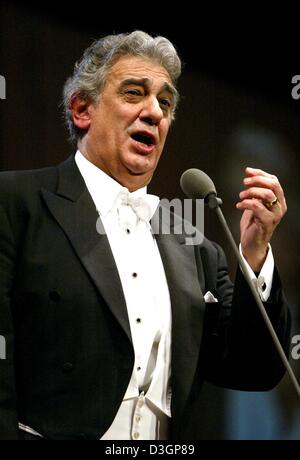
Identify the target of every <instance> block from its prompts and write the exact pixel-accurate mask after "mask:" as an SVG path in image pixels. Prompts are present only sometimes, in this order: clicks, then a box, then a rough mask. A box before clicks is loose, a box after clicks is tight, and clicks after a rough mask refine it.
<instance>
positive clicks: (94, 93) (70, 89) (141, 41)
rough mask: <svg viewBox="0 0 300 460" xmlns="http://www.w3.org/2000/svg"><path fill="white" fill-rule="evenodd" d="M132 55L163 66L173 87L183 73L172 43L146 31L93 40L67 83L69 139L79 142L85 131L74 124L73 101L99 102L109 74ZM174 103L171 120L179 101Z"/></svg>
mask: <svg viewBox="0 0 300 460" xmlns="http://www.w3.org/2000/svg"><path fill="white" fill-rule="evenodd" d="M124 55H131V56H138V57H143V58H148V59H151V60H154V61H156V62H157V63H158V64H160V65H161V66H162V67H164V68H165V69H166V70H167V72H168V74H169V75H170V78H171V80H172V83H173V84H174V86H175V85H176V81H177V79H178V77H179V76H180V73H181V61H180V58H179V56H178V54H177V52H176V50H175V48H174V46H173V44H172V43H171V42H170V41H169V40H168V39H167V38H164V37H160V36H158V37H155V38H153V37H151V36H150V35H148V34H147V33H145V32H142V31H139V30H137V31H134V32H131V33H125V34H118V35H108V36H106V37H104V38H101V39H100V40H96V41H94V42H93V43H92V44H91V46H89V47H88V48H87V49H86V50H85V52H84V54H83V56H82V58H81V59H80V60H79V61H78V62H76V64H75V67H74V72H73V75H72V76H71V77H70V78H69V79H68V80H67V81H66V83H65V85H64V90H63V109H64V117H65V121H66V125H67V128H68V130H69V133H70V139H71V141H72V142H74V143H76V142H77V141H78V140H79V139H81V138H82V137H83V135H84V134H85V131H84V130H82V129H80V128H78V127H77V126H75V125H74V123H73V118H72V112H71V101H72V99H74V98H75V97H77V96H79V97H81V98H82V99H85V100H87V101H90V102H94V103H97V102H98V100H99V96H100V93H101V91H102V90H103V88H104V85H105V82H106V77H107V74H108V71H109V70H110V68H111V67H112V66H113V64H114V63H115V62H116V60H117V59H118V58H119V57H120V56H124ZM178 99H179V97H178V95H177V97H176V100H175V104H174V109H173V112H172V119H174V116H175V109H176V105H177V102H178Z"/></svg>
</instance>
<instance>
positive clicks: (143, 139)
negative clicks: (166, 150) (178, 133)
mask: <svg viewBox="0 0 300 460" xmlns="http://www.w3.org/2000/svg"><path fill="white" fill-rule="evenodd" d="M131 138H132V139H134V140H135V141H137V142H140V143H141V144H145V145H148V146H150V145H154V144H155V141H154V138H153V136H151V135H150V134H141V133H135V134H132V136H131Z"/></svg>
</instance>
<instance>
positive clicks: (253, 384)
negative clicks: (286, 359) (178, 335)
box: [204, 245, 290, 391]
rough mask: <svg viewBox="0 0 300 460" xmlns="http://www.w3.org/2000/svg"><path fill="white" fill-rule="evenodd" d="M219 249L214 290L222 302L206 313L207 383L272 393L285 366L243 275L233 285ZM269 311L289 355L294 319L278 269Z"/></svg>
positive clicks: (274, 278)
mask: <svg viewBox="0 0 300 460" xmlns="http://www.w3.org/2000/svg"><path fill="white" fill-rule="evenodd" d="M214 246H215V248H216V250H217V264H216V265H217V273H216V275H215V280H216V281H215V286H214V287H212V288H211V289H213V290H215V293H216V296H217V298H218V299H219V302H218V303H216V304H212V305H209V306H208V308H207V309H206V318H205V321H206V328H205V341H204V344H205V345H204V349H205V353H204V360H205V368H206V379H207V380H208V381H210V382H211V383H213V384H215V385H221V386H224V387H228V388H232V389H238V390H245V391H265V390H270V389H272V388H273V387H274V386H275V385H277V383H278V382H279V381H280V380H281V378H282V377H283V375H284V373H285V368H284V365H283V363H282V360H281V358H280V356H279V354H278V352H277V349H276V347H275V345H274V343H273V340H272V338H271V336H270V333H269V331H268V329H267V326H266V325H265V323H264V320H263V317H262V315H261V313H260V310H259V309H258V306H257V304H256V302H255V300H254V298H253V295H252V293H251V291H250V289H249V288H248V285H247V283H246V281H245V279H244V277H243V275H242V273H241V271H240V270H239V269H238V270H237V274H236V279H235V283H234V284H232V282H231V281H230V279H229V276H228V269H227V262H226V258H225V255H224V252H223V250H222V249H221V248H220V247H219V246H218V245H214ZM264 306H265V308H266V311H267V313H268V315H269V318H270V320H271V322H272V325H273V327H274V329H275V332H276V334H277V335H278V338H279V340H280V342H281V344H282V346H283V348H284V350H285V353H286V354H287V355H288V351H289V340H290V314H289V310H288V307H287V303H286V300H285V297H284V294H283V291H282V286H281V281H280V277H279V274H278V271H277V269H276V268H275V270H274V276H273V284H272V290H271V294H270V297H269V299H268V301H267V302H264ZM211 307H212V308H211Z"/></svg>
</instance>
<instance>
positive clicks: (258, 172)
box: [245, 166, 276, 177]
mask: <svg viewBox="0 0 300 460" xmlns="http://www.w3.org/2000/svg"><path fill="white" fill-rule="evenodd" d="M245 174H246V176H247V177H251V176H264V177H276V176H274V174H270V173H268V172H266V171H263V170H262V169H258V168H251V167H250V166H247V168H246V169H245Z"/></svg>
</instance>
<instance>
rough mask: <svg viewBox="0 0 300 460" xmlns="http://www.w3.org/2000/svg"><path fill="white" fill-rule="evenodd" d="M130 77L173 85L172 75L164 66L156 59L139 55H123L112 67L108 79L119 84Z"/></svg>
mask: <svg viewBox="0 0 300 460" xmlns="http://www.w3.org/2000/svg"><path fill="white" fill-rule="evenodd" d="M130 77H133V78H139V79H143V78H147V79H149V80H150V81H151V82H152V84H155V83H157V84H160V85H162V84H163V83H169V84H171V85H172V81H171V78H170V75H169V73H168V71H167V70H166V69H165V68H164V67H162V66H161V65H160V64H158V63H157V62H156V61H154V60H151V59H146V58H142V57H137V56H121V57H120V58H119V59H118V60H117V61H116V62H115V63H114V64H113V66H112V67H111V69H110V71H109V73H108V77H107V81H108V82H114V83H116V84H117V83H121V82H122V81H123V80H126V79H127V78H130Z"/></svg>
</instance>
